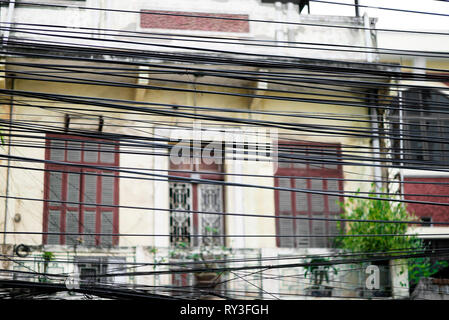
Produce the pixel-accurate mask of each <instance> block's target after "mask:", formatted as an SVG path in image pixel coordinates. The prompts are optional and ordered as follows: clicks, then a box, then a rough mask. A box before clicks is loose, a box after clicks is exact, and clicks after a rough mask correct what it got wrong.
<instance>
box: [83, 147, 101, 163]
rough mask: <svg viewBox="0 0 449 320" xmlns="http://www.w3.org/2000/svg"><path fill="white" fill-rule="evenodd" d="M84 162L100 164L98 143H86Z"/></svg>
mask: <svg viewBox="0 0 449 320" xmlns="http://www.w3.org/2000/svg"><path fill="white" fill-rule="evenodd" d="M84 161H85V162H93V163H97V162H98V143H93V142H85V143H84Z"/></svg>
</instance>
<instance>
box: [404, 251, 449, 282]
mask: <svg viewBox="0 0 449 320" xmlns="http://www.w3.org/2000/svg"><path fill="white" fill-rule="evenodd" d="M448 266H449V263H448V262H447V261H435V262H433V263H432V262H431V261H430V258H428V257H423V258H413V259H410V261H409V264H408V276H409V282H410V285H411V286H415V285H417V284H418V283H419V280H421V278H428V277H431V276H433V275H434V274H435V273H437V272H438V271H440V270H441V269H442V268H447V267H448Z"/></svg>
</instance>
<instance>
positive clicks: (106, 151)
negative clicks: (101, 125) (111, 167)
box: [100, 144, 115, 163]
mask: <svg viewBox="0 0 449 320" xmlns="http://www.w3.org/2000/svg"><path fill="white" fill-rule="evenodd" d="M100 149H101V152H100V162H102V163H114V158H115V153H114V150H115V146H114V145H110V144H101V145H100Z"/></svg>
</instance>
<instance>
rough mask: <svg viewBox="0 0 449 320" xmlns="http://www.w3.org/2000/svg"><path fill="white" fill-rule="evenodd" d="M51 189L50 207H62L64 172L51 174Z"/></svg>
mask: <svg viewBox="0 0 449 320" xmlns="http://www.w3.org/2000/svg"><path fill="white" fill-rule="evenodd" d="M49 179H50V183H49V184H50V189H49V200H50V206H60V205H61V199H62V198H61V194H62V172H50V174H49Z"/></svg>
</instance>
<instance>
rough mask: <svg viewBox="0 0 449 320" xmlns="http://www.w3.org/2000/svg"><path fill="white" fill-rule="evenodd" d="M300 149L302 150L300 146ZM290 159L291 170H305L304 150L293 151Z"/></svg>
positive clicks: (305, 157) (305, 156)
mask: <svg viewBox="0 0 449 320" xmlns="http://www.w3.org/2000/svg"><path fill="white" fill-rule="evenodd" d="M300 148H301V149H304V148H303V147H302V146H301V147H300ZM292 157H293V159H291V160H290V161H292V162H293V168H296V169H305V168H306V163H307V154H306V152H305V151H304V150H295V152H293V156H292Z"/></svg>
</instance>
